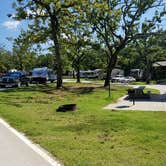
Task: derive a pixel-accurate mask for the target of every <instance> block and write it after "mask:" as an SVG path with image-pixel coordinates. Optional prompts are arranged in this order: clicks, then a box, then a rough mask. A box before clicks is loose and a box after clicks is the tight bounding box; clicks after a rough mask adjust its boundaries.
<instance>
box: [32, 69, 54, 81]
mask: <svg viewBox="0 0 166 166" xmlns="http://www.w3.org/2000/svg"><path fill="white" fill-rule="evenodd" d="M55 80H56V75H55V74H54V71H53V70H52V69H49V68H47V67H42V68H34V69H33V70H32V79H31V82H32V83H46V82H47V81H50V82H54V81H55Z"/></svg>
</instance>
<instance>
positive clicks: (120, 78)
mask: <svg viewBox="0 0 166 166" xmlns="http://www.w3.org/2000/svg"><path fill="white" fill-rule="evenodd" d="M111 81H112V82H120V83H129V82H133V81H136V80H135V78H134V77H131V76H127V77H125V76H123V75H117V76H115V77H112V79H111Z"/></svg>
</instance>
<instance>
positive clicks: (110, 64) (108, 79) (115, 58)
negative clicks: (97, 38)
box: [104, 54, 117, 87]
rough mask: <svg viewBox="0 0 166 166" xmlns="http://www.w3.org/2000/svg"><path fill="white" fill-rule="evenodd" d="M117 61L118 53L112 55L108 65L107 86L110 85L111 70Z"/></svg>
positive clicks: (105, 84)
mask: <svg viewBox="0 0 166 166" xmlns="http://www.w3.org/2000/svg"><path fill="white" fill-rule="evenodd" d="M116 61H117V54H114V55H112V56H111V58H110V60H109V63H108V66H107V74H106V78H105V83H104V86H105V87H106V86H109V84H110V78H111V72H112V70H113V68H114V67H115V65H116Z"/></svg>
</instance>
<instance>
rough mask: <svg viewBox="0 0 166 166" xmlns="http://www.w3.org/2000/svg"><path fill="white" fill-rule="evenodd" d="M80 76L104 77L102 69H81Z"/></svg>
mask: <svg viewBox="0 0 166 166" xmlns="http://www.w3.org/2000/svg"><path fill="white" fill-rule="evenodd" d="M80 77H81V78H98V79H102V78H103V71H102V70H101V69H95V70H86V71H83V70H81V71H80Z"/></svg>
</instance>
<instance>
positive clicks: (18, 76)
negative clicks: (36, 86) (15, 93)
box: [0, 71, 30, 88]
mask: <svg viewBox="0 0 166 166" xmlns="http://www.w3.org/2000/svg"><path fill="white" fill-rule="evenodd" d="M29 83H30V78H28V77H27V76H26V73H24V72H22V71H14V72H8V73H7V74H5V75H3V76H2V77H1V80H0V87H4V88H8V87H20V86H22V85H26V86H29Z"/></svg>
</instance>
